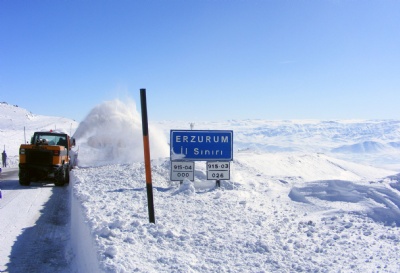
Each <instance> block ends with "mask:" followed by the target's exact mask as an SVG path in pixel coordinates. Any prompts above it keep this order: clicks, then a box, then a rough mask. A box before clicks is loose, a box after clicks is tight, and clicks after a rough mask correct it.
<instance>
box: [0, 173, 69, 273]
mask: <svg viewBox="0 0 400 273" xmlns="http://www.w3.org/2000/svg"><path fill="white" fill-rule="evenodd" d="M17 171H18V170H17V169H6V170H4V169H3V172H2V174H1V175H0V189H1V192H2V199H0V219H1V221H0V230H1V233H0V245H1V248H0V272H10V273H12V272H68V271H69V267H68V266H69V265H68V261H67V259H68V258H67V257H68V255H65V254H66V253H67V242H68V239H69V226H68V224H69V209H68V204H69V199H68V187H63V188H58V187H54V186H53V184H49V185H41V184H36V183H32V184H31V186H30V187H22V186H20V185H19V183H18V172H17ZM16 208H18V209H16ZM32 269H34V270H35V271H32Z"/></svg>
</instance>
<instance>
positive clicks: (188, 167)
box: [171, 161, 194, 181]
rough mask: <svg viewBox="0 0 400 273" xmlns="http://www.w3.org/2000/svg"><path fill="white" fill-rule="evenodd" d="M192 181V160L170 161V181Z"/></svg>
mask: <svg viewBox="0 0 400 273" xmlns="http://www.w3.org/2000/svg"><path fill="white" fill-rule="evenodd" d="M185 179H189V180H190V181H194V162H191V161H171V181H183V180H185Z"/></svg>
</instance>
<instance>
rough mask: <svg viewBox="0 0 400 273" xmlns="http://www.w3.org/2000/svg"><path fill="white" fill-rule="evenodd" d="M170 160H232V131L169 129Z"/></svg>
mask: <svg viewBox="0 0 400 273" xmlns="http://www.w3.org/2000/svg"><path fill="white" fill-rule="evenodd" d="M170 143H171V160H187V161H209V160H221V161H222V160H225V161H231V160H233V131H224V130H206V131H203V130H171V142H170Z"/></svg>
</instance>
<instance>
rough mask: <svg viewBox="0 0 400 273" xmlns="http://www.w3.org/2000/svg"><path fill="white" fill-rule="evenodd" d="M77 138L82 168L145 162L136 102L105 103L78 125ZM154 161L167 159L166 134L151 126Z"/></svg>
mask: <svg viewBox="0 0 400 273" xmlns="http://www.w3.org/2000/svg"><path fill="white" fill-rule="evenodd" d="M74 137H75V138H76V140H77V143H78V145H79V158H78V165H79V166H85V167H87V166H101V165H109V164H129V163H132V162H135V161H142V160H143V136H142V121H141V117H140V115H139V113H138V111H137V109H136V104H135V102H134V101H133V100H129V101H127V102H122V101H120V100H118V99H116V100H112V101H105V102H103V103H101V104H100V105H97V106H96V107H94V108H93V109H92V110H91V111H90V112H89V114H88V115H87V116H86V118H85V119H84V120H83V121H82V122H81V123H80V124H79V126H78V128H77V130H76V132H75V134H74ZM149 137H150V151H151V157H152V158H159V157H166V156H168V152H169V148H168V144H167V140H166V139H165V136H164V134H163V133H162V132H161V131H160V130H159V129H158V128H156V127H154V126H151V125H149Z"/></svg>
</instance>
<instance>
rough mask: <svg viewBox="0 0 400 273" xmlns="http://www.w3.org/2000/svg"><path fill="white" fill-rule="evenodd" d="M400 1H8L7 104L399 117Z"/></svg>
mask: <svg viewBox="0 0 400 273" xmlns="http://www.w3.org/2000/svg"><path fill="white" fill-rule="evenodd" d="M399 29H400V1H397V0H382V1H368V0H367V1H357V0H346V1H342V0H326V1H317V0H316V1H311V0H296V1H285V0H283V1H282V0H281V1H273V0H229V1H228V0H146V1H133V0H121V1H110V0H97V1H90V0H76V1H75V0H60V1H50V0H46V1H44V0H43V1H20V0H1V1H0V101H5V102H8V103H10V104H17V105H19V106H21V107H23V108H26V109H28V110H30V111H32V112H33V113H34V114H42V115H52V116H63V117H70V118H73V119H75V120H77V121H81V120H83V119H84V118H85V116H86V115H87V114H88V113H89V111H90V110H91V109H92V108H93V107H94V106H96V105H98V104H100V103H102V102H103V101H107V100H112V99H116V98H119V99H122V100H125V99H127V98H128V97H131V98H133V99H134V100H135V101H136V102H137V108H138V109H139V110H140V101H139V100H140V98H139V97H140V96H139V90H140V88H146V89H147V101H148V114H149V118H150V120H175V119H176V120H188V121H191V120H192V121H196V120H209V121H221V120H229V119H248V118H250V119H253V118H257V119H309V118H311V119H347V118H366V119H370V118H377V119H380V118H399V117H400V116H399V114H400V105H399V102H400V32H399Z"/></svg>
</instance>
